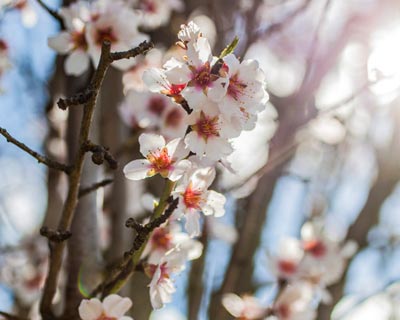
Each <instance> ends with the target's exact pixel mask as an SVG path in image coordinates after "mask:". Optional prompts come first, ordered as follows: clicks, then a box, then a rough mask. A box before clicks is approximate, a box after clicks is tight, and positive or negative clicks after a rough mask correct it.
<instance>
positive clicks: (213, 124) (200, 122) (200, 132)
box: [185, 101, 240, 161]
mask: <svg viewBox="0 0 400 320" xmlns="http://www.w3.org/2000/svg"><path fill="white" fill-rule="evenodd" d="M203 110H204V111H203ZM203 110H200V111H194V112H192V113H191V114H190V115H189V116H188V117H187V124H188V125H189V126H190V127H191V129H192V131H191V132H190V133H188V134H187V135H186V137H185V144H186V146H187V147H188V148H189V149H190V151H192V152H194V153H196V154H197V155H198V156H199V157H203V156H205V157H207V158H209V159H211V160H215V161H217V160H220V159H221V158H225V157H226V156H228V155H229V154H230V153H232V151H233V148H232V146H231V144H230V142H229V140H228V139H229V138H232V137H235V136H237V134H238V133H239V132H240V131H238V130H237V128H235V127H234V126H233V124H232V123H229V122H228V121H226V120H225V119H224V118H223V117H222V115H221V114H220V113H219V110H218V107H217V106H216V104H214V103H212V102H210V101H209V102H208V103H207V104H206V105H204V106H203Z"/></svg>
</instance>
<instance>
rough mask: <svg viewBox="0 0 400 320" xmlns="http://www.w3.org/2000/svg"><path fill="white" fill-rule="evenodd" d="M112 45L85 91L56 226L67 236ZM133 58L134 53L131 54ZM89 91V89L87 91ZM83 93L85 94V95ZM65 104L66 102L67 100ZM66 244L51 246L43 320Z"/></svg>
mask: <svg viewBox="0 0 400 320" xmlns="http://www.w3.org/2000/svg"><path fill="white" fill-rule="evenodd" d="M151 46H152V45H147V46H146V45H143V44H141V46H139V47H138V48H135V49H132V50H129V52H132V51H134V54H135V55H138V54H141V53H143V52H144V51H147V50H149V48H150V47H151ZM110 51H111V43H110V42H109V41H104V42H103V45H102V48H101V56H100V61H99V64H98V66H97V69H96V70H95V72H94V74H93V77H92V79H91V81H90V84H89V86H88V88H90V90H91V91H93V94H91V95H90V98H89V99H88V101H87V102H85V103H84V105H83V116H82V120H81V126H80V132H79V142H78V143H79V149H78V152H77V155H76V156H75V161H74V166H73V170H72V171H71V173H70V175H69V189H68V194H67V198H66V201H65V203H64V208H63V212H62V215H61V219H60V221H59V224H58V228H57V230H58V231H59V232H66V231H68V230H69V229H70V228H71V223H72V219H73V217H74V213H75V209H76V206H77V202H78V197H79V185H80V182H81V176H82V169H83V163H84V160H85V154H86V152H87V151H86V149H85V147H86V146H87V141H89V133H90V128H91V124H92V119H93V115H94V110H95V107H96V102H97V97H98V94H99V91H100V88H101V85H102V83H103V80H104V77H105V74H106V72H107V70H108V68H109V66H110V65H111V63H112V62H113V58H111V52H110ZM131 55H132V56H133V53H132V54H131ZM87 90H88V89H87ZM87 90H86V91H87ZM67 101H68V100H67ZM65 245H66V242H65V241H63V242H57V243H54V245H53V246H52V250H50V259H49V261H50V265H49V270H48V274H47V278H46V282H45V286H44V290H43V296H42V300H41V302H40V313H41V314H42V318H43V320H53V319H54V314H53V310H52V302H53V298H54V295H55V293H56V290H57V283H58V276H59V273H60V270H61V265H62V260H63V256H64V249H65Z"/></svg>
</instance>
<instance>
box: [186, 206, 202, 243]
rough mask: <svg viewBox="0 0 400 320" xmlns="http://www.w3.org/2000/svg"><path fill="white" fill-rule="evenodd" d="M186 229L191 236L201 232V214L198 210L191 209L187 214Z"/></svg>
mask: <svg viewBox="0 0 400 320" xmlns="http://www.w3.org/2000/svg"><path fill="white" fill-rule="evenodd" d="M185 217H186V223H185V229H186V231H187V232H188V233H189V235H190V236H191V237H197V236H199V235H200V234H201V232H200V214H199V213H198V212H197V211H189V212H187V213H186V215H185Z"/></svg>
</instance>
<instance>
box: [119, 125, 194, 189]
mask: <svg viewBox="0 0 400 320" xmlns="http://www.w3.org/2000/svg"><path fill="white" fill-rule="evenodd" d="M139 143H140V152H141V153H142V155H144V156H145V158H146V159H142V160H134V161H131V162H129V163H128V164H127V165H126V166H125V167H124V173H125V176H126V177H127V178H128V179H131V180H141V179H145V178H147V177H152V176H154V175H155V174H160V175H161V176H162V177H163V178H169V179H170V180H172V181H177V180H178V179H179V178H181V177H182V175H183V174H184V173H185V171H186V170H187V169H188V168H190V161H189V160H185V159H184V158H185V157H186V156H187V155H188V154H189V150H188V149H186V148H185V146H184V144H183V142H182V139H179V138H177V139H174V140H172V141H170V142H169V143H168V144H166V143H165V139H164V137H163V136H160V135H156V134H146V133H143V134H141V135H140V137H139Z"/></svg>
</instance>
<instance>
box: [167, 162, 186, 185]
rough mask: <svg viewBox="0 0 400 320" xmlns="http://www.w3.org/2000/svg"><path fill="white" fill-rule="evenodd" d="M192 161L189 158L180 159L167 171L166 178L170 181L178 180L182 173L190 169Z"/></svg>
mask: <svg viewBox="0 0 400 320" xmlns="http://www.w3.org/2000/svg"><path fill="white" fill-rule="evenodd" d="M191 166H192V163H191V162H190V161H189V160H181V161H179V162H178V163H176V164H174V168H173V169H172V170H171V171H170V172H169V174H168V178H169V179H170V180H171V181H177V180H179V179H180V178H181V177H182V176H183V174H184V173H185V172H186V171H187V170H189V169H190V167H191Z"/></svg>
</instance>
